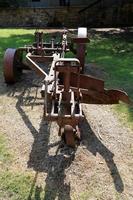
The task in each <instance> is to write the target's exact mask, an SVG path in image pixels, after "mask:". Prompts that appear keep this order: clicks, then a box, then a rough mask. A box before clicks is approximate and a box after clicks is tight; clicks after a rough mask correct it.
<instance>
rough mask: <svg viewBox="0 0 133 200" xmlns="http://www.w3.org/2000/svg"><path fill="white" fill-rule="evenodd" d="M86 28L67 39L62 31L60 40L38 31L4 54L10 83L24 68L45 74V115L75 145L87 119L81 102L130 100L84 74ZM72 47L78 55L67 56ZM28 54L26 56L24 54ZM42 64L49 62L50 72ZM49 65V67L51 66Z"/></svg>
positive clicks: (63, 136) (108, 102)
mask: <svg viewBox="0 0 133 200" xmlns="http://www.w3.org/2000/svg"><path fill="white" fill-rule="evenodd" d="M88 42H89V39H88V37H87V29H86V28H79V29H78V34H77V36H75V37H72V38H71V41H70V42H68V31H66V30H65V31H64V32H63V33H61V39H60V42H55V40H54V38H52V39H51V41H50V42H49V43H47V42H44V41H43V32H35V42H34V43H33V44H32V45H27V46H25V47H22V48H18V49H7V50H6V52H5V56H4V78H5V82H6V83H7V84H12V83H15V82H16V81H17V80H18V79H19V76H20V75H21V73H22V71H23V70H27V69H28V70H29V69H31V70H34V71H35V72H36V73H37V74H38V75H39V76H41V77H43V79H44V81H43V83H42V89H41V95H42V98H44V119H45V120H47V121H56V122H57V124H58V125H59V136H61V137H62V138H63V139H64V140H65V142H66V144H67V145H69V146H72V147H74V146H75V141H76V139H77V138H78V139H80V130H79V122H80V121H81V120H82V119H84V115H83V111H82V105H81V104H82V103H86V104H118V103H119V100H120V101H123V102H125V103H129V98H128V96H127V94H126V93H125V92H123V91H120V90H113V89H112V90H107V89H105V88H104V81H103V80H100V79H97V78H95V77H92V76H90V75H85V74H84V63H85V51H86V43H88ZM69 51H73V52H74V53H76V56H75V57H76V58H65V54H66V53H67V52H69ZM24 55H25V56H24ZM42 64H48V65H47V66H48V68H47V72H46V71H45V70H44V69H43V67H42ZM49 66H50V67H49Z"/></svg>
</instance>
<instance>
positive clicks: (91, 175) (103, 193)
mask: <svg viewBox="0 0 133 200" xmlns="http://www.w3.org/2000/svg"><path fill="white" fill-rule="evenodd" d="M86 68H87V71H88V72H90V73H91V74H92V75H96V76H98V77H100V76H102V77H104V72H101V71H100V69H99V67H97V66H94V65H93V66H92V65H87V66H86ZM92 68H94V69H93V70H92ZM40 90H41V80H40V79H39V78H38V77H37V76H36V75H35V74H34V73H33V72H29V73H26V72H25V73H24V74H23V76H22V79H21V81H20V82H18V83H16V84H15V85H12V86H7V85H6V84H5V83H4V80H3V78H1V79H0V131H1V132H2V133H4V134H5V135H6V137H7V139H8V145H9V146H8V147H9V149H10V152H11V154H13V162H12V165H11V166H10V169H11V170H13V171H16V170H17V171H20V172H25V173H26V172H27V171H29V172H31V173H32V174H33V175H34V176H35V179H34V183H31V186H30V187H31V193H30V195H32V186H35V187H36V188H38V190H40V191H42V190H44V191H45V197H44V200H48V199H50V200H54V199H59V200H70V199H76V200H80V199H81V200H82V199H86V200H117V199H120V200H132V199H133V132H132V131H131V130H130V129H129V128H127V127H126V126H124V125H123V124H122V123H121V122H120V121H119V120H118V119H117V116H116V115H115V114H114V113H113V111H112V107H111V106H108V105H107V106H101V105H83V111H84V114H85V120H84V121H83V122H82V124H81V125H80V130H81V133H82V141H81V143H80V145H79V146H78V147H77V148H76V149H75V150H73V149H71V148H68V147H66V146H65V145H64V146H63V147H62V148H60V146H61V144H62V142H61V140H60V137H59V136H58V126H57V124H56V123H55V122H52V123H48V122H46V121H44V120H43V101H44V100H43V99H42V98H41V95H40ZM66 154H68V155H69V156H64V155H66Z"/></svg>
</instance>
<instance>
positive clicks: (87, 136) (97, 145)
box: [80, 118, 124, 193]
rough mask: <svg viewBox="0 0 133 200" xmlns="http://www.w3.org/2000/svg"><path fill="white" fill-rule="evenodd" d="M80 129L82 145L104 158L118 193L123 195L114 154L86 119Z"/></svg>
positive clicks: (121, 182) (122, 185)
mask: <svg viewBox="0 0 133 200" xmlns="http://www.w3.org/2000/svg"><path fill="white" fill-rule="evenodd" d="M80 129H81V134H82V144H83V145H85V146H86V148H87V149H88V151H90V152H91V153H92V154H93V155H94V156H96V154H97V153H99V154H100V155H101V156H102V157H103V158H104V160H105V162H106V164H107V166H108V168H109V170H110V174H111V176H112V179H113V181H114V186H115V189H116V191H117V192H119V193H122V192H123V191H124V184H123V181H122V178H121V176H120V173H119V171H118V168H117V165H116V163H115V162H114V159H113V156H114V154H113V153H112V152H111V151H110V150H109V149H108V148H107V147H106V146H105V145H104V144H103V143H102V142H101V141H100V140H99V138H98V137H97V136H96V135H95V133H94V132H93V130H92V129H91V127H90V125H89V123H88V121H87V119H86V118H85V119H84V121H83V123H82V124H80Z"/></svg>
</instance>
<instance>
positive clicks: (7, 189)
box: [0, 171, 33, 200]
mask: <svg viewBox="0 0 133 200" xmlns="http://www.w3.org/2000/svg"><path fill="white" fill-rule="evenodd" d="M32 182H33V178H32V176H31V175H30V174H26V173H25V174H23V173H22V174H20V173H18V172H14V173H13V172H9V171H4V172H3V173H0V198H4V196H6V197H8V198H10V199H11V200H18V199H19V200H26V199H27V198H28V195H29V193H30V185H31V183H32ZM31 199H33V198H32V197H31Z"/></svg>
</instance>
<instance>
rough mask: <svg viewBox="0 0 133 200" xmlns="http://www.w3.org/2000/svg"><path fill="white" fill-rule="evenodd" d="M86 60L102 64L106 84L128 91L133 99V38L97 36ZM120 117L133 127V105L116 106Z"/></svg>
mask: <svg viewBox="0 0 133 200" xmlns="http://www.w3.org/2000/svg"><path fill="white" fill-rule="evenodd" d="M87 50H88V56H87V59H86V62H89V63H90V62H91V63H96V64H97V65H100V66H101V68H102V69H104V71H105V72H106V74H107V76H106V77H105V86H106V87H107V88H118V89H122V90H124V91H126V92H127V93H128V95H129V97H130V99H131V100H133V39H132V38H130V37H128V35H125V36H122V35H111V36H110V35H108V37H102V36H98V35H97V36H95V37H93V38H91V42H90V44H88V48H87ZM114 109H115V111H117V113H118V115H120V119H121V120H122V121H123V122H125V123H127V124H128V126H130V127H131V128H132V129H133V106H128V105H126V104H123V103H121V104H119V105H117V106H114Z"/></svg>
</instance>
